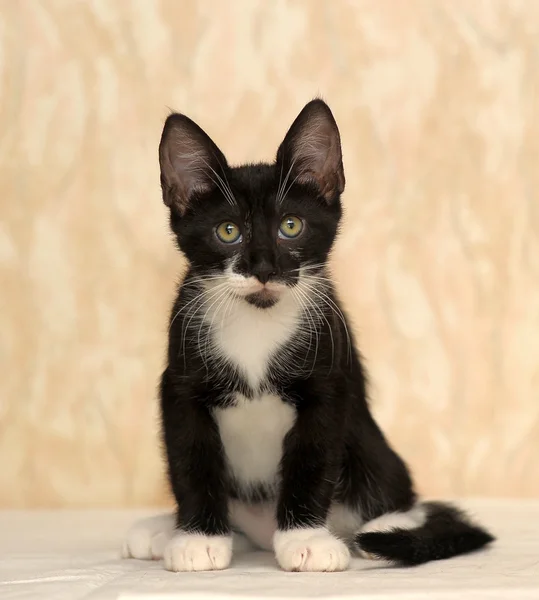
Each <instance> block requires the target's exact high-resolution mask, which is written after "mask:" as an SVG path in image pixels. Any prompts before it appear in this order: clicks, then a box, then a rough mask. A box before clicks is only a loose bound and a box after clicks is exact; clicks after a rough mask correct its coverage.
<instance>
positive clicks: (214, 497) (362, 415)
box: [160, 100, 492, 564]
mask: <svg viewBox="0 0 539 600" xmlns="http://www.w3.org/2000/svg"><path fill="white" fill-rule="evenodd" d="M309 136H311V137H310V138H309ZM305 137H307V141H308V142H309V143H308V144H305V143H304V142H305V139H304V138H305ZM317 144H318V145H317ZM313 148H314V150H313ZM302 152H303V154H302ZM317 152H318V154H317ZM340 152H341V150H340V140H339V133H338V130H337V126H336V124H335V121H334V120H333V116H332V115H331V112H330V111H329V108H328V107H327V106H326V105H325V104H324V103H323V102H322V101H319V100H317V101H313V102H311V103H310V104H308V105H307V107H306V108H305V109H304V110H303V111H302V113H301V114H300V116H299V117H298V119H297V120H296V122H295V123H294V125H293V126H292V127H291V129H290V131H289V132H288V134H287V136H286V138H285V140H284V142H283V144H282V145H281V147H280V148H279V151H278V154H277V159H276V161H275V163H273V164H259V165H248V166H242V167H230V166H229V165H228V164H227V162H226V159H225V157H224V155H223V154H222V153H221V151H220V150H219V149H218V148H217V146H215V144H214V143H213V142H212V141H211V140H210V138H209V137H208V136H207V135H206V134H205V133H204V132H203V131H202V130H201V129H200V128H199V127H198V126H197V125H195V124H194V123H193V122H192V121H190V120H189V119H188V118H187V117H185V116H183V115H178V114H174V115H171V116H170V117H169V118H168V119H167V121H166V124H165V127H164V131H163V137H162V141H161V145H160V162H161V184H162V188H163V198H164V201H165V203H166V204H167V206H169V207H170V223H171V227H172V230H173V232H174V233H175V235H176V238H177V241H178V246H179V248H180V250H181V251H182V252H183V253H184V254H185V256H186V257H187V259H188V262H189V265H190V266H189V271H188V273H187V275H186V277H185V279H184V282H183V284H182V286H181V287H180V289H179V291H178V295H177V298H176V301H175V303H174V307H173V310H172V314H171V321H170V335H169V348H168V366H167V368H166V370H165V372H164V373H163V377H162V383H161V410H162V423H163V435H164V441H165V445H166V453H167V459H168V468H169V476H170V482H171V487H172V490H173V492H174V495H175V497H176V499H177V502H178V526H179V527H182V528H183V529H184V530H187V531H199V532H203V533H206V534H226V533H228V532H229V531H230V523H229V519H228V511H227V500H228V498H230V497H234V498H240V499H243V500H245V501H249V502H258V501H260V500H265V499H272V498H275V499H277V501H278V503H277V506H278V508H277V522H278V526H279V528H280V529H289V528H293V527H299V526H308V525H316V524H322V523H323V522H324V521H325V519H326V516H327V512H328V509H329V506H330V503H331V502H334V501H338V502H340V503H343V504H344V505H346V506H349V507H354V508H355V509H358V510H360V511H361V514H362V516H363V518H364V519H365V520H370V519H373V518H375V517H378V516H380V515H382V514H384V513H386V512H391V511H405V510H407V509H409V508H410V507H411V506H412V505H414V503H415V502H416V494H415V492H414V489H413V485H412V481H411V478H410V475H409V472H408V469H407V467H406V465H405V464H404V462H403V461H402V459H401V458H400V457H399V456H398V455H397V454H396V453H395V452H394V450H393V449H392V448H391V447H390V445H389V444H388V442H387V441H386V439H385V437H384V436H383V434H382V432H381V431H380V429H379V427H378V426H377V424H376V423H375V421H374V419H373V418H372V416H371V413H370V411H369V407H368V403H367V393H366V381H365V373H364V370H363V368H362V365H361V360H360V355H359V353H358V352H357V350H356V346H355V343H354V339H352V334H351V330H350V327H349V326H348V320H347V318H346V316H345V315H344V311H343V310H342V308H341V306H340V303H339V300H338V298H337V296H336V293H335V290H334V288H333V285H332V284H331V282H330V281H328V280H325V279H324V280H322V279H320V280H318V284H317V285H318V289H319V291H321V292H322V293H323V294H324V296H323V297H318V298H316V299H315V300H314V303H315V309H313V313H312V315H311V319H312V321H309V320H308V319H307V318H306V317H305V320H304V325H303V326H302V327H303V329H302V332H301V334H298V335H297V336H294V338H293V339H292V340H291V341H290V342H289V343H287V344H286V345H285V346H284V347H282V348H281V349H280V350H279V351H278V352H277V353H276V354H275V355H274V356H273V357H272V359H271V362H270V365H269V369H268V371H267V375H266V377H265V378H264V379H263V381H262V382H261V383H260V385H259V386H258V388H257V389H253V387H252V385H251V384H250V383H249V381H248V379H247V378H246V377H245V376H244V373H242V372H241V370H239V369H238V368H237V367H234V365H233V364H231V363H230V362H229V361H227V360H226V358H223V357H222V356H216V355H215V354H214V353H212V351H211V346H210V349H209V350H208V347H207V346H204V343H206V342H207V340H208V338H207V335H208V334H209V331H208V329H209V328H211V327H212V324H211V323H207V322H204V321H201V320H198V317H197V316H196V315H195V316H194V315H193V314H192V311H191V312H190V308H189V307H190V306H191V307H192V306H195V307H196V306H197V297H198V296H197V294H199V293H200V291H201V285H202V283H201V281H202V280H201V278H203V277H211V276H218V275H219V274H220V273H222V272H223V270H224V269H225V267H226V265H227V261H228V260H229V259H230V258H231V257H232V256H234V255H237V263H236V267H235V268H236V270H237V271H238V272H240V273H243V274H246V275H254V276H256V277H258V278H259V279H260V280H261V281H263V280H264V279H268V278H269V279H271V280H274V281H279V282H282V283H284V284H286V285H287V286H289V287H291V288H294V286H296V285H297V282H298V273H299V271H298V269H299V268H300V267H302V266H305V265H320V266H319V268H317V269H315V270H313V271H312V272H313V273H315V274H316V275H318V276H323V277H327V270H326V266H325V265H326V263H327V259H328V254H329V252H330V250H331V248H332V246H333V243H334V240H335V237H336V234H337V230H338V227H339V222H340V218H341V204H340V194H341V192H342V190H343V188H344V174H343V171H342V162H341V154H340ZM285 177H288V180H287V182H286V184H285V187H286V188H287V190H286V192H287V193H286V194H285V195H284V197H283V198H282V199H281V200H280V202H278V201H277V199H276V197H277V195H278V193H279V190H280V189H281V190H283V187H282V185H283V181H284V180H285ZM225 186H229V187H225ZM227 190H230V191H231V192H232V194H233V196H234V200H235V201H234V202H230V201H229V200H230V199H227ZM286 214H293V215H298V216H299V217H301V218H302V219H303V221H304V223H305V230H304V231H303V232H302V234H301V236H299V237H298V239H296V240H287V239H285V240H283V239H280V238H279V237H278V235H277V230H278V227H279V222H280V219H281V218H282V216H283V215H286ZM226 220H232V221H233V222H235V223H238V224H239V226H240V228H241V231H242V236H243V238H242V242H241V244H240V245H230V246H227V245H224V244H223V243H221V242H219V240H218V239H217V238H216V235H215V228H216V226H217V225H218V224H219V223H220V222H223V221H226ZM246 302H250V303H251V304H254V305H255V306H258V307H259V310H260V311H264V310H271V307H272V306H273V305H274V304H275V301H274V299H272V298H269V299H268V298H267V297H265V296H264V297H258V296H257V297H250V298H248V299H246ZM190 303H191V304H190ZM189 319H195V323H196V327H194V328H193V327H192V326H191V323H190V321H189ZM313 323H314V325H315V326H316V328H317V332H316V333H317V342H319V343H317V344H314V342H313V333H312V331H311V333H310V334H309V335H307V333H305V331H307V332H308V330H309V327H312V326H313ZM265 390H272V391H273V392H275V393H276V394H278V395H279V396H280V397H281V398H282V400H283V402H286V403H289V404H290V405H292V406H293V407H294V408H295V409H296V411H297V418H296V421H295V424H294V426H293V427H292V429H291V430H290V432H289V433H288V435H287V436H286V437H285V439H284V442H283V455H282V460H281V464H280V471H279V477H278V478H277V479H276V480H274V481H262V482H254V483H253V484H252V485H249V486H245V485H240V484H239V483H238V481H237V480H236V479H235V478H234V476H233V474H232V473H231V471H230V469H229V467H228V465H227V462H226V460H225V457H224V453H223V445H222V442H221V439H220V435H219V430H218V427H217V424H216V421H215V419H214V416H213V412H212V411H213V410H214V409H215V408H216V407H226V406H227V405H228V404H229V403H231V402H232V401H233V400H232V398H233V394H234V393H235V392H240V393H241V394H243V395H244V396H246V397H247V398H251V399H254V398H256V396H257V394H259V393H261V392H263V391H265ZM253 401H255V400H253ZM429 510H430V515H431V516H430V518H429V520H428V521H427V523H426V525H424V526H423V527H421V528H419V529H417V530H415V531H413V532H398V531H397V532H393V533H390V534H377V533H372V534H364V535H360V536H359V538H358V543H359V546H360V547H361V548H364V549H365V550H367V551H369V552H371V553H373V554H377V555H380V556H383V557H386V558H389V559H391V560H395V561H397V562H400V563H403V564H415V563H418V562H424V561H425V560H432V559H436V558H446V557H448V556H451V555H453V554H458V553H461V552H466V551H469V550H472V549H475V548H478V547H480V546H481V545H484V544H486V543H487V542H488V541H490V540H491V539H492V538H491V537H490V536H489V534H487V533H485V532H484V531H483V530H481V529H479V528H475V527H473V526H469V525H467V524H466V522H465V521H463V520H461V518H460V516H459V514H458V513H457V512H456V511H455V510H453V509H445V508H441V507H438V508H437V507H435V506H434V505H433V506H432V507H431V508H430V509H429ZM448 529H449V530H451V531H448Z"/></svg>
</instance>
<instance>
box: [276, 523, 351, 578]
mask: <svg viewBox="0 0 539 600" xmlns="http://www.w3.org/2000/svg"><path fill="white" fill-rule="evenodd" d="M273 546H274V549H275V558H276V559H277V562H278V563H279V565H280V566H281V568H282V569H284V570H285V571H344V570H345V569H346V568H347V567H348V564H349V563H350V551H349V550H348V548H347V546H346V544H344V542H342V541H341V540H339V539H338V538H336V537H335V536H334V535H332V534H331V533H330V532H329V531H328V530H327V529H326V528H325V527H310V528H304V529H290V530H287V531H276V532H275V535H274V537H273Z"/></svg>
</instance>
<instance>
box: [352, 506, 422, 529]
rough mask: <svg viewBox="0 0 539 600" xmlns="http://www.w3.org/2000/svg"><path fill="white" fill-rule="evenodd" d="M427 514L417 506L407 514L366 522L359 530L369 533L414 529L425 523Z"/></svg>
mask: <svg viewBox="0 0 539 600" xmlns="http://www.w3.org/2000/svg"><path fill="white" fill-rule="evenodd" d="M426 518H427V513H426V511H425V508H424V507H423V506H421V505H420V504H418V505H417V506H414V507H413V508H411V509H410V510H409V511H407V512H392V513H387V514H385V515H382V516H380V517H377V518H376V519H372V521H368V522H367V523H365V525H364V526H363V527H362V528H361V533H370V532H371V531H391V530H392V529H415V528H416V527H421V525H423V524H424V523H425V520H426Z"/></svg>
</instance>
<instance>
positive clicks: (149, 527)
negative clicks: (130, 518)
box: [122, 515, 176, 560]
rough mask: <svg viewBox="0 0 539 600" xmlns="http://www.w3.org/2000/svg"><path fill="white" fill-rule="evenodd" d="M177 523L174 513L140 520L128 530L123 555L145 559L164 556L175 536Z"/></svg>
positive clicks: (155, 558)
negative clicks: (166, 548) (167, 546)
mask: <svg viewBox="0 0 539 600" xmlns="http://www.w3.org/2000/svg"><path fill="white" fill-rule="evenodd" d="M175 525H176V519H175V517H174V515H160V516H158V517H150V518H149V519H142V520H141V521H138V522H137V523H135V524H134V525H133V527H131V529H130V530H129V531H128V532H127V535H126V537H125V540H124V543H123V546H122V556H123V557H124V558H139V559H143V560H157V559H160V558H163V553H164V551H165V547H166V545H167V544H168V542H169V541H170V539H171V538H172V537H173V536H174V531H175Z"/></svg>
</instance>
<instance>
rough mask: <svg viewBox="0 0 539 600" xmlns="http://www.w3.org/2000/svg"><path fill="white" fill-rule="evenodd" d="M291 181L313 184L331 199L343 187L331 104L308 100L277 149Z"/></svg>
mask: <svg viewBox="0 0 539 600" xmlns="http://www.w3.org/2000/svg"><path fill="white" fill-rule="evenodd" d="M277 164H278V165H280V166H281V169H282V170H283V172H284V173H285V174H286V173H289V172H290V175H289V177H288V181H289V182H292V181H297V182H298V183H307V184H314V185H315V186H316V187H317V188H318V190H319V193H320V195H321V196H323V197H324V198H325V199H326V201H327V202H328V203H331V202H332V201H333V200H335V198H337V197H338V196H339V195H340V194H342V192H343V190H344V169H343V164H342V152H341V136H340V135H339V129H338V127H337V123H336V122H335V119H334V118H333V114H332V113H331V110H330V109H329V106H328V105H327V104H326V103H325V102H324V101H323V100H313V101H311V102H309V103H308V104H307V105H306V106H305V108H304V109H303V110H302V111H301V112H300V114H299V115H298V117H297V118H296V120H295V121H294V123H292V126H291V127H290V129H289V130H288V133H287V134H286V137H285V139H284V141H283V143H282V144H281V145H280V147H279V150H278V152H277Z"/></svg>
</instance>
